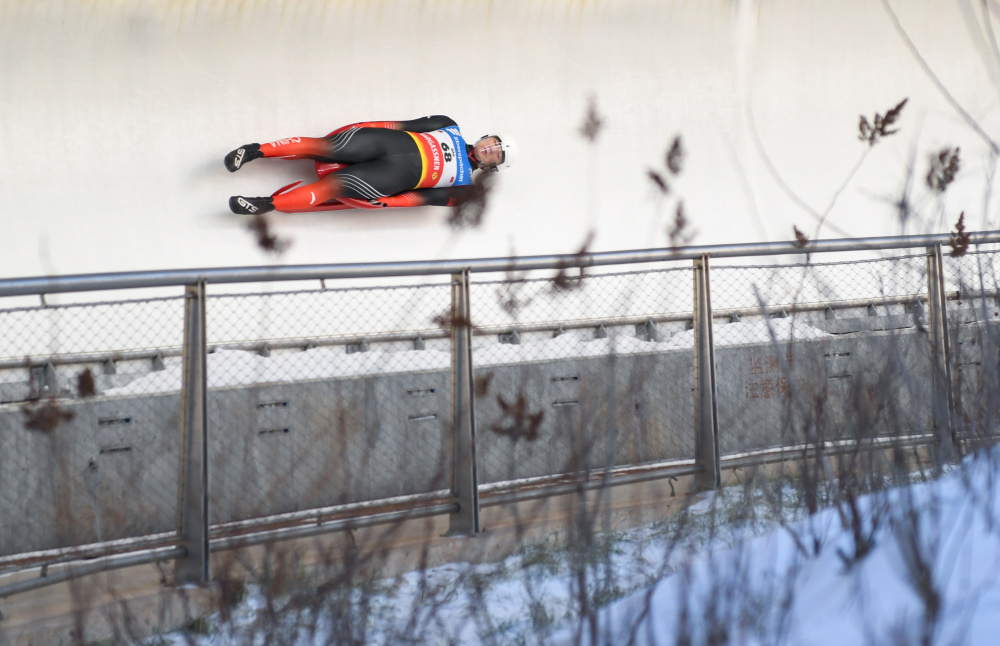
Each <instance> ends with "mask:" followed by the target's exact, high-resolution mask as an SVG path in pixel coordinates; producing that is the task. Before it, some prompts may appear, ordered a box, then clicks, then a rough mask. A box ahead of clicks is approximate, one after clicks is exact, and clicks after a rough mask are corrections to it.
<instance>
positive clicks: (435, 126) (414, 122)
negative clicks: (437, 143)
mask: <svg viewBox="0 0 1000 646" xmlns="http://www.w3.org/2000/svg"><path fill="white" fill-rule="evenodd" d="M398 123H399V128H398V130H406V131H407V132H431V131H433V130H441V129H442V128H448V127H450V126H457V125H458V124H457V123H455V120H454V119H452V118H450V117H446V116H444V115H443V114H433V115H431V116H429V117H420V118H419V119H411V120H409V121H399V122H398Z"/></svg>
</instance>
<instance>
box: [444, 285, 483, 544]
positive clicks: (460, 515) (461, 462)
mask: <svg viewBox="0 0 1000 646" xmlns="http://www.w3.org/2000/svg"><path fill="white" fill-rule="evenodd" d="M473 393H474V390H473V378H472V326H471V308H470V306H469V272H468V270H465V271H463V272H462V273H460V274H452V277H451V401H452V446H453V447H454V455H453V462H452V465H453V467H452V468H453V472H452V493H453V494H454V495H455V497H456V498H457V499H458V512H456V513H454V514H452V516H451V521H450V524H449V527H448V533H449V534H458V535H465V536H471V535H475V534H478V533H479V478H478V474H477V473H476V423H475V413H474V408H473V402H474V400H473V396H474V395H473Z"/></svg>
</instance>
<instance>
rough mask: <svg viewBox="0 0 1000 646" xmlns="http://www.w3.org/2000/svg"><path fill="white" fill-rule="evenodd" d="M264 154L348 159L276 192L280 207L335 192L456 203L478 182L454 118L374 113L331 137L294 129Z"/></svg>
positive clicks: (380, 200)
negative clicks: (385, 117) (392, 117)
mask: <svg viewBox="0 0 1000 646" xmlns="http://www.w3.org/2000/svg"><path fill="white" fill-rule="evenodd" d="M260 151H261V153H263V155H264V157H277V158H282V159H312V160H315V161H321V162H335V163H342V164H350V165H349V166H347V167H345V168H341V169H339V170H336V171H333V172H332V173H330V174H328V175H326V176H325V177H323V178H322V179H320V180H319V181H317V182H314V183H312V184H307V185H305V186H300V187H298V188H295V189H293V190H291V191H288V192H287V193H282V194H280V195H275V196H274V208H275V209H276V210H278V211H286V212H288V211H301V210H304V209H308V208H309V207H312V206H315V205H319V204H322V203H324V202H326V201H328V200H330V199H335V198H341V197H346V198H355V199H361V200H368V201H369V202H370V203H372V204H374V205H377V206H382V205H384V206H423V205H430V206H453V205H454V204H455V203H456V202H457V201H459V200H461V199H462V198H463V197H464V196H466V195H467V194H469V192H470V191H471V189H472V186H471V184H472V171H473V170H475V169H476V168H477V165H476V163H475V161H474V159H473V158H472V156H471V152H472V147H471V146H469V145H468V144H466V142H465V140H464V139H463V138H462V134H461V132H460V131H459V129H458V124H456V123H455V121H453V120H452V119H450V118H448V117H445V116H442V115H434V116H429V117H421V118H419V119H413V120H410V121H368V122H363V123H356V124H353V125H350V126H345V127H343V128H341V129H339V130H336V131H335V132H333V133H331V134H330V135H329V136H327V137H318V138H314V137H291V138H289V139H280V140H278V141H273V142H270V143H266V144H261V147H260Z"/></svg>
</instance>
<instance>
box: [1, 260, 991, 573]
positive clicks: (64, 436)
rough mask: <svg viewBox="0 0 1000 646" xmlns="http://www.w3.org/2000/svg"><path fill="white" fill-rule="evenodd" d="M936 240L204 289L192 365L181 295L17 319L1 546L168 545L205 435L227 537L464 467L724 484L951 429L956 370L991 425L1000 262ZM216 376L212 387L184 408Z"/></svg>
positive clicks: (440, 491)
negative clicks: (748, 260)
mask: <svg viewBox="0 0 1000 646" xmlns="http://www.w3.org/2000/svg"><path fill="white" fill-rule="evenodd" d="M899 246H900V247H903V246H905V245H904V244H903V243H900V244H899ZM920 251H921V252H919V253H911V255H905V256H897V257H886V258H881V259H876V260H866V261H852V262H838V263H818V262H815V257H813V258H812V259H811V261H810V262H806V263H802V264H797V265H787V264H786V265H760V266H735V265H733V266H715V265H714V264H713V266H712V267H711V270H710V271H709V267H708V262H707V259H708V256H707V255H705V256H703V257H702V259H701V262H702V265H698V264H697V263H696V265H695V266H691V265H689V264H688V265H678V264H676V263H675V264H673V265H672V266H666V267H664V268H658V269H654V270H645V271H629V272H616V273H586V274H584V273H583V270H582V269H578V268H577V267H576V266H575V265H574V261H575V260H576V259H565V258H562V259H559V260H558V261H557V262H556V261H554V262H553V263H551V266H550V268H549V269H550V270H551V271H552V272H554V273H552V274H551V275H549V276H547V277H545V278H527V277H525V276H523V275H520V274H517V273H515V270H511V271H508V273H507V274H506V275H504V276H502V277H499V278H495V279H489V277H488V276H487V277H486V278H482V279H476V280H472V281H468V282H466V279H464V278H461V276H457V275H449V274H446V276H449V278H450V279H449V278H445V279H442V278H440V277H439V278H435V279H428V280H427V282H426V283H425V284H417V285H405V286H403V285H397V284H392V282H391V279H388V278H386V279H383V281H384V284H382V285H380V286H373V287H363V288H361V287H352V288H343V287H337V286H336V281H334V280H333V279H331V278H329V277H327V278H326V280H325V281H317V282H318V283H319V286H320V287H321V288H319V289H303V290H299V291H273V290H272V291H266V292H261V293H251V294H232V293H223V292H222V290H221V288H218V287H216V286H215V285H212V284H210V285H209V287H210V289H205V287H204V284H203V285H202V291H201V292H199V293H201V294H204V296H203V297H202V296H199V297H198V298H202V301H201V302H202V305H203V307H204V312H205V316H204V320H205V328H204V330H203V332H204V339H205V342H204V346H205V352H204V357H203V358H204V362H203V363H204V370H203V371H202V373H201V374H200V375H199V372H198V371H197V370H191V369H190V366H191V365H193V364H192V363H191V362H192V361H194V359H193V358H197V357H198V356H199V355H198V349H197V348H196V347H195V346H194V345H192V343H191V341H190V339H191V338H192V337H190V331H191V327H190V326H191V325H192V323H191V319H186V314H185V311H186V310H185V303H186V298H191V295H190V292H189V293H188V295H187V296H186V297H181V296H177V297H171V298H159V299H145V300H130V301H119V302H102V303H89V304H78V305H63V306H45V305H42V306H39V307H34V308H12V309H6V310H0V330H2V331H3V332H2V334H0V349H2V352H0V518H4V519H5V522H4V524H3V527H2V529H0V558H3V557H11V556H12V555H18V554H23V553H26V552H37V551H44V550H59V549H66V548H74V547H79V546H83V545H89V544H93V543H107V542H108V541H114V540H118V539H131V540H135V539H138V538H140V537H142V539H143V540H146V541H150V540H152V539H156V540H160V541H161V542H170V541H171V540H177V539H178V537H179V535H180V534H181V533H183V531H184V530H183V529H182V528H181V527H180V526H179V520H178V519H179V517H180V516H182V514H181V511H182V509H181V507H183V506H184V505H187V504H188V503H187V502H185V501H186V500H188V498H185V497H184V495H183V491H182V488H183V486H184V485H183V483H184V482H185V480H184V472H185V469H188V468H189V465H188V464H187V463H186V461H185V460H186V458H184V459H182V456H189V455H190V451H191V450H192V447H191V445H190V443H191V441H192V439H191V438H193V437H195V436H194V435H191V428H192V425H197V424H203V425H204V429H203V431H204V436H205V437H206V438H207V442H206V445H205V451H206V454H205V455H204V456H203V459H204V461H205V463H206V464H207V473H208V474H209V477H208V489H207V496H206V499H207V510H208V521H209V524H210V525H211V527H212V532H214V534H213V535H215V536H218V535H220V533H222V532H226V533H227V534H228V533H231V532H232V531H239V528H240V527H242V526H254V527H257V528H258V529H259V528H260V527H262V526H264V525H263V521H264V520H265V519H270V520H269V521H268V522H271V523H272V525H270V526H285V527H287V526H289V525H293V524H295V523H296V522H314V523H318V522H320V520H321V518H322V515H323V513H326V512H331V513H334V512H335V513H342V512H343V511H344V510H345V509H350V508H352V506H355V507H356V506H358V505H361V504H363V503H373V502H378V501H383V502H386V501H393V504H395V505H397V506H400V505H401V506H402V507H404V508H405V507H406V506H407V504H409V502H412V501H414V500H416V499H418V498H421V497H423V498H424V499H429V498H431V497H436V498H451V499H461V500H466V501H467V500H471V499H469V498H464V499H463V498H462V497H461V492H460V491H459V489H460V488H461V487H464V486H466V484H462V483H465V482H466V479H463V478H465V476H463V475H461V473H460V471H461V469H460V468H459V465H462V464H465V463H463V462H462V460H463V459H466V460H471V463H472V465H473V467H472V473H473V475H472V478H471V481H470V482H471V485H469V486H472V487H473V488H474V489H475V488H476V487H478V486H480V485H496V484H498V483H505V482H519V481H522V480H524V479H533V478H541V477H546V476H551V477H556V476H559V477H563V478H565V477H569V476H571V475H573V474H576V475H581V474H583V475H586V474H592V473H594V472H599V471H602V470H607V469H612V468H615V469H618V470H621V469H627V468H628V467H632V466H644V465H645V466H648V465H661V464H666V465H669V464H672V463H679V462H682V461H683V462H685V463H686V464H691V463H692V462H694V463H696V464H697V465H700V466H701V467H702V468H709V466H707V465H706V464H704V461H705V460H706V459H709V458H706V457H705V456H711V455H712V451H713V450H714V454H715V465H714V466H712V467H711V468H713V469H715V470H716V471H717V470H718V468H719V466H718V465H719V459H720V456H721V457H722V458H723V459H724V458H726V457H727V456H736V455H741V454H745V453H747V452H754V451H761V450H768V449H774V448H776V447H787V446H792V445H800V444H803V443H809V442H813V443H815V442H817V441H821V442H823V441H831V442H836V441H840V440H858V439H871V438H886V437H901V436H912V435H920V434H925V435H926V434H931V435H933V434H935V433H937V436H938V437H944V435H942V431H941V427H942V424H945V423H947V424H951V422H942V419H944V418H942V417H941V415H940V413H939V411H938V410H937V409H936V408H935V406H936V405H937V403H936V402H938V401H939V400H941V393H942V392H944V391H942V389H941V387H940V386H937V385H935V384H937V383H938V381H936V379H937V378H936V377H934V366H935V365H938V364H936V363H935V361H937V360H938V359H939V358H940V357H944V358H945V363H944V364H941V365H942V366H944V367H945V368H946V369H947V371H948V379H950V380H951V381H949V382H948V383H950V384H952V385H953V388H950V389H945V390H947V392H948V394H947V396H946V397H945V399H946V400H947V406H949V407H950V410H952V411H954V419H955V420H957V422H956V424H958V426H960V428H954V429H950V430H953V431H955V433H957V435H956V437H959V436H961V435H962V434H963V433H964V434H965V436H968V435H970V434H972V433H987V432H992V429H994V428H995V426H996V420H995V419H994V416H995V413H994V412H993V411H995V410H997V407H996V406H995V405H992V404H991V402H990V401H988V399H989V398H985V397H984V394H986V393H992V392H995V391H996V390H997V387H996V386H997V383H998V379H997V370H996V368H997V360H998V358H1000V356H998V354H997V339H996V334H995V331H996V327H995V326H996V322H997V321H1000V311H998V303H1000V296H998V293H1000V292H998V286H997V284H996V283H997V280H998V278H997V272H996V270H995V268H994V258H995V253H993V252H983V253H969V254H967V255H966V256H964V257H961V258H950V257H945V258H944V259H943V260H942V259H941V258H942V256H941V253H940V248H939V247H938V249H937V250H936V251H935V250H934V249H931V250H923V249H921V250H920ZM692 258H697V256H692ZM935 258H936V259H937V260H936V261H935ZM578 260H579V263H578V264H579V266H581V267H582V266H584V265H585V264H586V263H585V262H584V260H583V258H582V257H581V258H580V259H578ZM630 262H635V260H631V261H630ZM714 262H715V261H713V263H714ZM933 262H937V263H938V265H939V266H941V270H940V272H939V271H938V270H936V269H934V267H936V266H938V265H934V264H933ZM609 264H610V263H609ZM375 267H377V266H375ZM699 267H701V268H699ZM493 271H496V270H495V269H494V270H493ZM699 272H701V273H699ZM426 273H428V274H434V273H437V274H443V273H445V271H444V270H440V271H427V272H426ZM939 274H940V275H939ZM495 275H496V274H495ZM699 281H701V282H699ZM935 281H939V283H937V282H935ZM220 282H224V281H220ZM178 284H182V283H178ZM270 284H271V285H277V284H280V283H270ZM938 284H940V290H943V292H942V294H943V297H942V298H945V297H946V298H947V299H948V301H947V302H948V303H949V305H948V312H949V317H948V319H947V321H945V320H944V318H943V309H942V308H941V306H940V305H941V303H937V301H936V300H935V299H936V298H937V296H935V294H936V293H937V292H936V291H935V290H938V288H937V287H935V285H938ZM0 287H2V283H0ZM111 287H113V285H112V286H111ZM940 290H938V291H940ZM456 293H461V296H462V299H464V302H467V303H468V314H467V315H465V314H462V313H461V311H462V310H460V309H456ZM942 303H943V301H942ZM706 315H707V317H708V320H709V321H711V324H710V325H705V320H704V317H705V316H706ZM466 316H467V318H465V317H466ZM935 316H937V317H938V318H935ZM938 319H940V324H941V326H944V327H942V328H941V329H945V328H947V329H948V331H949V334H950V336H948V337H946V339H941V338H939V337H940V334H941V333H940V332H935V331H934V330H935V329H937V328H936V327H935V326H936V325H937V321H938ZM186 326H187V327H186ZM462 330H465V331H466V333H468V332H471V339H472V344H471V349H469V350H468V351H463V350H462V347H463V346H462V345H461V344H460V343H458V341H457V339H458V338H459V336H458V334H459V332H460V331H462ZM706 335H707V339H708V343H707V344H706V343H704V341H705V339H706ZM945 340H946V341H947V342H945ZM949 344H950V346H949ZM463 352H466V354H465V355H463ZM699 365H700V366H702V368H700V369H699V368H698V366H699ZM462 366H466V367H467V369H468V370H467V374H468V381H467V383H463V382H462V379H463V377H462V375H463V374H465V373H463V372H462V369H461V367H462ZM706 366H710V367H711V369H706V368H705V367H706ZM192 380H193V381H192ZM199 380H200V381H199ZM199 384H200V386H199ZM199 387H201V388H202V389H203V391H204V392H205V393H206V398H205V400H204V401H203V402H202V403H200V404H196V405H195V406H194V407H193V408H190V407H189V408H185V402H187V401H189V400H190V401H193V400H191V398H192V397H195V396H196V393H197V391H198V388H199ZM462 388H468V391H469V393H470V394H471V401H472V407H471V411H470V412H469V415H468V417H466V416H465V414H463V413H462V410H461V398H460V397H458V395H457V394H456V393H459V392H460V391H461V389H462ZM706 393H707V394H706ZM706 396H707V397H710V399H711V401H710V402H708V404H709V405H708V406H707V407H706V406H704V404H705V400H704V398H705V397H706ZM993 404H995V402H993ZM198 406H201V408H198ZM185 410H189V411H195V412H196V413H197V415H192V414H191V413H190V412H188V413H184V412H183V411H185ZM705 411H714V412H712V413H711V414H709V413H706V412H705ZM706 415H708V417H706ZM709 418H711V419H709ZM199 420H200V421H199ZM706 420H708V421H707V422H706ZM463 425H464V426H463ZM706 428H708V429H714V430H713V431H711V432H710V434H709V435H705V434H704V433H705V430H704V429H706ZM463 433H464V434H465V435H463ZM712 433H714V436H713V435H712ZM462 438H465V439H462ZM706 442H709V443H711V444H712V445H713V446H712V447H709V448H710V449H712V450H709V451H708V452H704V451H702V450H700V449H699V447H702V449H703V448H704V447H705V446H706V444H705V443H706ZM185 443H187V444H185ZM466 450H467V451H468V452H469V453H470V455H471V456H472V457H471V458H470V457H469V456H464V457H463V456H462V455H459V453H461V452H463V451H466ZM462 468H464V467H462ZM408 501H409V502H408ZM386 504H387V503H386ZM463 504H467V503H463ZM473 504H477V503H473ZM185 509H186V507H185ZM255 523H256V524H255ZM206 540H207V539H206ZM10 560H11V559H8V561H10Z"/></svg>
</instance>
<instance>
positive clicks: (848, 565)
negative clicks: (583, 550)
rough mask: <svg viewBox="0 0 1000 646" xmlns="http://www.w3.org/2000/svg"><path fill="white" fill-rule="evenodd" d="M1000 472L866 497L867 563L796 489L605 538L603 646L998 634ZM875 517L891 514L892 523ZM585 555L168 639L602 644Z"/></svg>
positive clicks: (992, 465) (203, 643)
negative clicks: (585, 604) (581, 597)
mask: <svg viewBox="0 0 1000 646" xmlns="http://www.w3.org/2000/svg"><path fill="white" fill-rule="evenodd" d="M998 483H1000V451H993V452H992V454H991V455H988V454H985V453H983V454H980V455H978V456H975V457H971V458H969V459H967V460H966V461H965V463H964V464H963V465H961V466H960V467H959V468H956V469H954V470H952V471H951V472H950V473H948V474H946V475H944V476H942V477H941V478H939V479H938V480H933V481H928V482H925V483H921V484H916V485H912V486H910V487H905V488H899V489H895V490H890V491H889V492H882V493H880V494H871V495H868V496H865V497H862V498H861V499H860V500H859V507H858V508H859V510H860V512H861V518H862V519H863V523H862V527H863V529H864V532H862V533H863V534H864V535H870V536H871V537H872V538H873V540H872V542H871V545H872V547H871V549H870V551H868V553H867V554H866V555H865V556H863V557H861V558H857V559H852V558H851V556H852V555H854V554H856V544H855V541H854V534H853V533H852V532H851V531H850V529H848V528H845V527H844V525H843V523H842V521H841V518H840V516H838V513H837V511H836V510H835V509H828V510H825V511H821V512H820V513H818V514H816V515H814V516H812V517H804V516H803V514H801V513H800V511H799V510H801V506H799V505H797V504H794V491H792V490H791V489H790V488H789V487H788V486H787V485H785V487H784V488H783V489H782V491H783V493H784V495H785V496H786V501H791V502H792V504H790V505H786V507H785V508H784V510H783V511H782V512H781V517H779V516H777V515H775V514H774V513H773V512H770V511H769V510H770V507H769V506H768V505H767V504H766V503H764V502H762V500H763V499H762V498H761V497H760V496H756V497H755V498H754V500H753V502H752V504H749V505H748V504H745V503H746V501H745V500H744V498H743V492H742V490H741V489H740V488H730V489H726V490H723V491H722V492H720V493H719V494H718V495H716V496H710V497H708V498H706V499H705V500H704V501H703V502H702V503H701V504H699V505H696V506H694V507H692V508H690V509H689V510H688V511H687V512H684V513H681V514H678V515H676V516H674V517H672V518H670V519H668V520H665V521H663V522H660V523H656V524H653V525H650V526H646V527H642V528H639V529H634V530H630V531H626V532H609V533H606V534H601V535H598V536H597V537H596V539H595V541H594V547H593V548H592V549H591V550H590V551H589V552H588V558H589V559H590V561H589V563H588V564H587V566H586V568H585V571H586V573H587V576H588V578H589V584H588V590H589V593H590V595H589V598H590V599H591V600H593V602H594V603H597V604H599V605H602V604H607V605H605V606H604V607H603V609H601V610H600V611H599V612H598V614H597V624H596V625H597V627H598V634H599V635H600V638H599V640H598V643H601V644H624V643H635V644H676V643H681V642H682V641H683V640H682V639H681V637H682V636H683V635H689V636H690V637H691V639H690V641H687V642H684V643H691V644H705V643H716V644H750V645H757V644H760V645H764V644H767V645H771V644H780V643H785V644H800V645H808V646H823V645H826V644H830V645H836V646H842V645H843V644H920V643H930V644H959V645H965V644H967V645H978V644H984V645H985V644H995V643H997V635H1000V524H998V523H1000V496H997V495H996V494H997V486H998ZM876 511H881V512H883V513H882V514H878V513H876ZM912 511H915V512H916V514H911V513H910V512H912ZM874 519H882V520H881V521H880V522H879V524H878V526H877V527H873V526H872V525H873V520H874ZM716 521H720V523H721V524H717V522H716ZM782 525H784V528H781V526H782ZM814 541H815V542H814ZM797 543H801V544H802V545H803V549H800V548H799V547H797ZM813 545H815V546H816V548H815V551H814V550H813ZM580 562H581V561H580V560H579V559H576V558H574V557H573V552H571V551H570V550H567V549H566V548H564V547H560V546H558V545H556V544H555V543H554V542H551V541H550V542H549V543H546V544H543V545H540V546H535V547H528V548H525V549H523V550H521V551H520V552H518V553H516V554H514V555H513V556H510V557H509V558H507V559H505V560H504V561H502V562H500V563H498V564H480V565H470V564H464V563H453V564H449V565H444V566H441V567H437V568H432V569H428V570H425V571H422V572H411V573H409V574H406V575H403V576H400V577H396V578H394V579H387V580H382V581H378V582H375V583H374V585H372V586H369V587H368V588H367V589H365V590H364V591H362V590H360V589H356V590H353V591H351V592H350V593H349V596H350V597H351V598H350V599H348V598H347V597H346V596H345V597H341V598H339V599H333V598H328V599H327V600H326V601H327V606H326V607H327V608H336V609H337V610H338V611H339V612H343V611H344V608H345V606H344V605H343V604H345V603H349V602H353V605H352V606H350V607H351V609H352V611H353V613H354V614H351V615H350V618H349V620H343V621H342V622H341V623H337V622H335V621H334V617H333V616H332V615H331V614H330V613H329V612H328V611H320V612H319V613H314V612H313V611H305V612H303V611H301V610H300V611H296V612H293V611H289V610H288V609H289V608H291V607H292V606H293V605H294V604H291V603H288V600H287V599H284V600H281V599H279V600H276V601H275V603H276V605H277V607H279V608H280V607H282V606H283V605H284V606H285V608H286V611H285V612H281V611H279V612H278V617H280V619H279V620H278V622H277V624H274V623H272V624H268V623H267V622H266V621H262V617H263V616H264V613H263V609H264V608H265V606H266V600H265V598H264V597H263V596H262V595H261V594H260V592H259V590H257V589H253V590H251V593H250V594H249V595H248V596H247V598H246V599H245V600H244V602H243V603H242V604H241V605H240V606H239V607H238V608H237V610H236V611H235V613H234V614H233V618H232V620H231V621H228V622H221V623H220V618H219V617H218V616H215V617H212V618H210V619H209V621H208V622H207V624H206V626H207V627H208V631H207V634H201V635H192V634H182V633H173V634H171V635H167V636H166V641H167V642H168V643H171V644H186V643H189V642H188V641H187V640H189V639H190V640H191V643H194V644H198V645H199V646H222V645H228V644H245V643H266V641H267V640H268V639H274V638H277V637H278V636H279V635H280V636H281V638H282V640H283V641H284V642H285V643H292V644H313V643H329V642H330V641H337V640H338V639H339V640H346V639H347V637H348V635H347V634H345V631H350V633H351V634H352V635H353V636H354V637H356V638H359V639H360V640H362V641H365V642H367V643H374V644H392V643H422V644H424V643H430V644H436V643H441V644H446V643H447V644H480V643H497V644H511V643H546V644H575V643H583V644H590V643H593V642H592V641H591V640H590V638H589V636H588V632H587V631H588V630H589V625H588V624H587V623H586V622H581V621H580V620H579V619H578V616H579V615H578V609H579V605H578V596H577V595H576V592H577V591H578V590H579V587H578V582H579V580H580V579H579V578H578V576H577V574H578V572H579V563H580ZM920 564H924V565H926V568H922V567H921V565H920ZM922 571H923V572H927V573H929V576H927V577H924V578H921V576H920V575H919V573H920V572H922ZM921 580H923V581H926V582H927V583H929V585H926V586H924V588H923V589H924V590H926V591H936V594H937V599H939V602H940V603H939V605H938V607H939V608H940V612H939V615H938V621H936V622H926V621H925V619H926V617H927V613H926V609H927V606H926V605H925V604H924V603H923V602H922V601H921V598H922V597H921V595H920V594H918V589H920V586H919V585H917V584H915V581H921ZM933 597H934V593H933V592H932V593H931V594H925V595H924V597H923V598H927V599H930V598H933ZM608 602H610V603H608ZM366 604H367V605H366ZM319 607H321V608H322V607H324V606H323V605H320V606H319ZM363 608H365V609H367V612H362V609H363ZM647 610H648V611H647ZM685 618H686V621H685ZM342 619H343V618H342ZM925 628H927V629H928V633H927V634H928V635H929V639H928V640H927V641H924V639H923V635H922V631H923V630H924V629H925ZM581 631H582V633H581ZM710 633H711V635H710ZM632 637H634V639H635V641H634V642H630V641H629V640H630V638H632ZM715 638H717V641H712V639H715ZM161 643H162V642H161Z"/></svg>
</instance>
